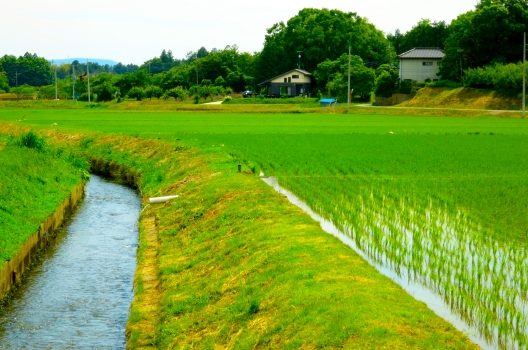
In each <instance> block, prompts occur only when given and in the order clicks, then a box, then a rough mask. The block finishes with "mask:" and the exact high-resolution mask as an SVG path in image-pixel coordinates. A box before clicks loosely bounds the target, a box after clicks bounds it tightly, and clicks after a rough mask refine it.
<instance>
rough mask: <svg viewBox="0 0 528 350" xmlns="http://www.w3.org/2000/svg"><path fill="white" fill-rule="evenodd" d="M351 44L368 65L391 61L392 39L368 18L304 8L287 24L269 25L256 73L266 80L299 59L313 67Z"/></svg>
mask: <svg viewBox="0 0 528 350" xmlns="http://www.w3.org/2000/svg"><path fill="white" fill-rule="evenodd" d="M349 46H350V47H351V48H352V52H353V53H354V54H355V55H357V56H359V57H361V59H363V61H364V62H365V63H366V64H367V65H368V66H378V65H380V64H382V63H387V62H389V60H390V57H391V48H390V45H389V41H388V40H387V39H386V38H385V35H384V34H383V33H382V32H381V31H379V30H378V29H376V28H375V27H374V26H373V25H372V24H370V23H369V22H368V21H367V20H366V19H365V18H362V17H360V16H358V15H357V14H355V13H345V12H342V11H339V10H328V9H310V8H307V9H303V10H301V11H300V12H299V13H298V14H297V15H296V16H294V17H292V18H291V19H290V20H288V22H287V24H284V23H282V22H281V23H277V24H275V25H273V26H272V27H271V28H270V29H268V34H267V35H266V37H265V42H264V48H263V49H262V52H261V53H260V55H259V56H258V59H257V62H256V77H257V78H258V81H263V80H265V79H268V78H270V77H272V76H275V75H278V74H280V73H283V72H285V71H287V70H290V69H292V68H294V67H297V66H298V65H299V62H300V66H301V68H303V69H306V70H308V71H313V70H315V69H316V68H317V65H318V64H319V63H321V62H323V61H324V60H326V59H330V60H335V59H337V58H338V57H339V56H341V55H342V54H343V52H346V51H347V50H348V47H349ZM299 53H300V55H301V59H300V60H299V58H298V54H299Z"/></svg>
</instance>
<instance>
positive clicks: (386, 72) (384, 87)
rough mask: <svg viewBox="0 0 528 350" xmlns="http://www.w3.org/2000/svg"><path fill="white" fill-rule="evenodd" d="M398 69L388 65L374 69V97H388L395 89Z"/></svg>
mask: <svg viewBox="0 0 528 350" xmlns="http://www.w3.org/2000/svg"><path fill="white" fill-rule="evenodd" d="M398 77H399V74H398V69H397V68H396V67H393V66H391V65H388V64H383V65H381V66H379V67H378V69H376V81H375V83H374V93H375V94H376V96H382V97H389V96H391V95H392V94H393V93H394V92H395V91H396V88H397V84H398Z"/></svg>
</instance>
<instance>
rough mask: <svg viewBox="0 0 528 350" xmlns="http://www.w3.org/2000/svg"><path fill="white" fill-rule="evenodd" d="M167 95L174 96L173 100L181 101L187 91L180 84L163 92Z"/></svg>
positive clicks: (186, 94) (187, 93)
mask: <svg viewBox="0 0 528 350" xmlns="http://www.w3.org/2000/svg"><path fill="white" fill-rule="evenodd" d="M165 95H166V96H167V97H174V99H175V100H181V101H183V100H184V99H185V98H186V97H187V96H188V95H189V92H188V91H187V90H186V89H185V88H183V87H182V86H177V87H175V88H172V89H170V90H167V91H166V92H165Z"/></svg>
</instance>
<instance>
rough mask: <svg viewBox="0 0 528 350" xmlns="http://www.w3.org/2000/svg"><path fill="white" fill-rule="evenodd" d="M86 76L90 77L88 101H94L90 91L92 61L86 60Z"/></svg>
mask: <svg viewBox="0 0 528 350" xmlns="http://www.w3.org/2000/svg"><path fill="white" fill-rule="evenodd" d="M86 76H87V77H88V103H90V102H92V96H91V93H90V62H88V60H86Z"/></svg>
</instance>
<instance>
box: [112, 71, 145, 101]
mask: <svg viewBox="0 0 528 350" xmlns="http://www.w3.org/2000/svg"><path fill="white" fill-rule="evenodd" d="M148 85H150V77H149V75H148V73H147V72H146V71H145V70H144V69H140V70H138V71H135V72H133V73H127V74H123V75H120V76H119V78H118V80H117V81H116V82H115V86H116V87H117V88H119V90H120V91H121V93H122V94H123V96H124V95H128V92H129V91H130V90H131V89H132V88H134V87H140V88H145V87H146V86H148Z"/></svg>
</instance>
